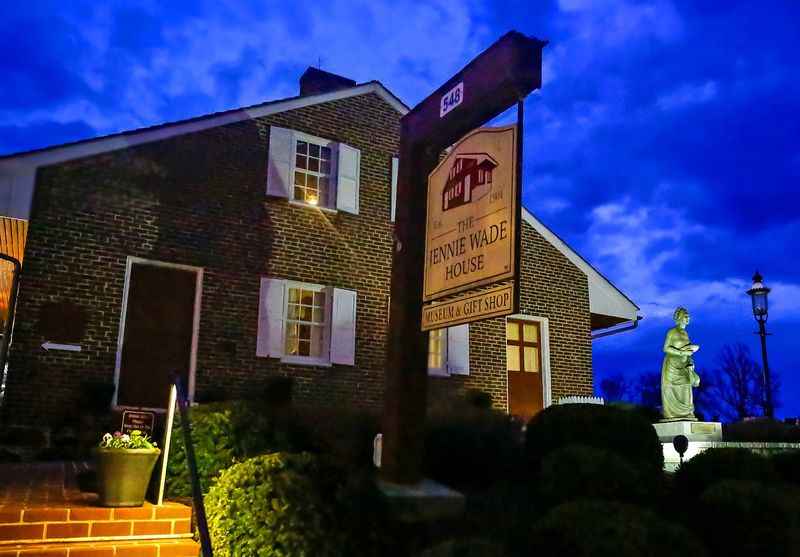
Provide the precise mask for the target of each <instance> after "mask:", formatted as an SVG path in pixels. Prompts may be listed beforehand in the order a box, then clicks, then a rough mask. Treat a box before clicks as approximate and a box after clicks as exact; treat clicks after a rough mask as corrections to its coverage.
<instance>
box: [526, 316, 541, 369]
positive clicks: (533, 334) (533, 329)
mask: <svg viewBox="0 0 800 557" xmlns="http://www.w3.org/2000/svg"><path fill="white" fill-rule="evenodd" d="M524 329H525V331H524V335H525V340H526V341H527V342H539V327H537V326H536V325H535V324H534V323H525V325H524ZM525 367H526V368H527V367H528V366H525Z"/></svg>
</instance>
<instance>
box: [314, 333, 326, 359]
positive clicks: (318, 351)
mask: <svg viewBox="0 0 800 557" xmlns="http://www.w3.org/2000/svg"><path fill="white" fill-rule="evenodd" d="M323 340H324V331H323V329H322V327H312V328H311V355H312V356H315V357H317V358H319V357H321V356H322V344H323Z"/></svg>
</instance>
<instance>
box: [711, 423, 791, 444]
mask: <svg viewBox="0 0 800 557" xmlns="http://www.w3.org/2000/svg"><path fill="white" fill-rule="evenodd" d="M723 438H724V439H725V441H740V442H746V443H747V442H752V443H759V442H770V441H771V442H776V443H794V442H798V441H800V426H796V425H790V424H784V423H781V422H777V421H774V420H769V419H767V418H759V419H754V420H745V421H741V422H736V423H733V424H725V425H723Z"/></svg>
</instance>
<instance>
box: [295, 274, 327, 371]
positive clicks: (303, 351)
mask: <svg viewBox="0 0 800 557" xmlns="http://www.w3.org/2000/svg"><path fill="white" fill-rule="evenodd" d="M325 307H326V300H325V292H324V290H323V289H322V288H321V287H320V288H319V289H315V288H313V287H310V286H298V287H293V286H290V287H289V288H288V296H287V307H286V349H285V354H286V355H287V356H305V357H309V358H327V354H326V353H325V351H326V350H325V348H326V346H327V339H326V327H325V325H326V319H325Z"/></svg>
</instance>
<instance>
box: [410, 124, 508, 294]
mask: <svg viewBox="0 0 800 557" xmlns="http://www.w3.org/2000/svg"><path fill="white" fill-rule="evenodd" d="M516 134H517V127H516V126H507V127H502V128H481V129H478V130H475V131H473V132H470V133H469V134H467V135H466V136H465V137H464V138H463V139H461V141H459V142H458V143H457V144H456V145H455V147H453V149H452V150H451V151H450V153H449V154H448V155H447V156H446V157H445V158H444V160H442V161H441V162H440V163H439V165H438V166H437V167H436V168H435V169H434V170H433V172H431V174H430V175H429V176H428V212H427V226H426V235H425V279H424V282H425V283H424V290H423V298H424V300H425V301H426V302H427V301H431V300H437V299H440V298H442V297H445V296H448V295H451V294H455V293H458V292H463V291H465V290H469V289H472V288H475V287H478V286H482V285H487V284H493V283H496V282H500V281H503V280H508V279H511V278H513V277H514V272H515V264H514V262H515V259H514V257H515V255H516V254H515V253H514V250H515V246H516V243H515V230H516V227H517V225H518V223H517V222H516V218H517V217H516V215H517V211H516V204H517V196H516V185H517V168H516V164H517V157H516V146H517V137H516Z"/></svg>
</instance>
